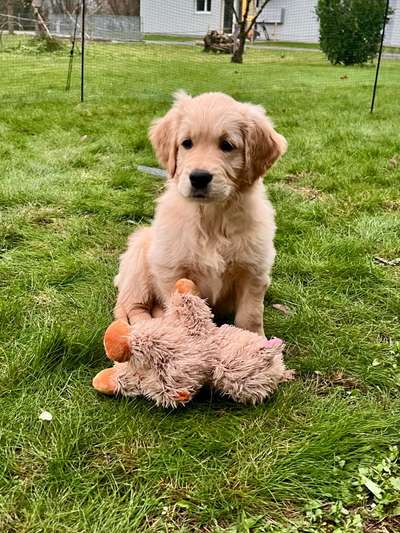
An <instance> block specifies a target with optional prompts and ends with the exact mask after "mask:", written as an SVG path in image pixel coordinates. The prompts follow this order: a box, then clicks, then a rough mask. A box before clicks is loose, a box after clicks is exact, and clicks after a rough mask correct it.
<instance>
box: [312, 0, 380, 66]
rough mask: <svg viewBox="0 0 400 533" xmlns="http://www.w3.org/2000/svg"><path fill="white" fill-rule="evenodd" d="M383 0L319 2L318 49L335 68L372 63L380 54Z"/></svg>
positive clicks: (327, 0)
mask: <svg viewBox="0 0 400 533" xmlns="http://www.w3.org/2000/svg"><path fill="white" fill-rule="evenodd" d="M385 9H386V0H318V6H317V16H318V18H319V22H320V46H321V50H322V51H323V52H324V53H325V54H326V56H327V57H328V59H329V61H330V62H331V63H333V64H334V65H337V64H339V63H341V64H344V65H354V64H360V63H365V62H366V61H368V60H372V59H373V58H374V57H375V56H376V54H377V53H378V50H379V43H380V38H381V32H382V28H383V19H384V15H385Z"/></svg>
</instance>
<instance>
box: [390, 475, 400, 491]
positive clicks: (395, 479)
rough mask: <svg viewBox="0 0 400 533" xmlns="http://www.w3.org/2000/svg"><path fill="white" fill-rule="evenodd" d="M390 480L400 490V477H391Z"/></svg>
mask: <svg viewBox="0 0 400 533" xmlns="http://www.w3.org/2000/svg"><path fill="white" fill-rule="evenodd" d="M389 481H390V483H391V484H392V487H393V488H394V489H396V490H400V477H391V478H389Z"/></svg>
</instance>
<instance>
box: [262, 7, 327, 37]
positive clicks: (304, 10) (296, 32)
mask: <svg viewBox="0 0 400 533" xmlns="http://www.w3.org/2000/svg"><path fill="white" fill-rule="evenodd" d="M315 7H316V1H315V0H296V1H295V2H294V1H293V0H270V2H268V4H267V6H266V7H265V8H264V9H263V12H262V13H261V14H260V17H259V19H258V20H259V21H260V22H264V21H265V22H269V21H275V20H279V18H280V16H279V15H280V10H281V9H282V8H283V9H284V15H283V17H284V18H283V24H267V30H268V34H269V37H270V39H273V40H274V41H301V42H309V43H317V42H318V40H319V22H318V18H317V16H316V14H315ZM259 31H260V30H259ZM260 33H261V35H260V38H261V39H262V38H264V34H263V32H262V31H261V32H260Z"/></svg>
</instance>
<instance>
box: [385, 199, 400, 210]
mask: <svg viewBox="0 0 400 533" xmlns="http://www.w3.org/2000/svg"><path fill="white" fill-rule="evenodd" d="M383 208H384V209H386V210H387V211H400V200H388V201H387V202H383Z"/></svg>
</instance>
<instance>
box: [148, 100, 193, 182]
mask: <svg viewBox="0 0 400 533" xmlns="http://www.w3.org/2000/svg"><path fill="white" fill-rule="evenodd" d="M174 98H175V103H174V106H173V107H172V109H170V110H169V111H168V113H167V114H166V115H165V116H164V117H163V118H159V119H156V120H154V122H153V123H152V125H151V127H150V130H149V137H150V141H151V144H152V145H153V148H154V151H155V153H156V156H157V159H158V160H159V162H160V164H161V165H162V166H163V167H164V168H165V169H166V170H167V171H168V174H169V176H170V177H171V178H173V177H174V175H175V171H176V156H177V152H178V144H177V132H178V126H179V122H180V117H181V114H182V107H183V105H184V103H185V101H188V100H191V96H189V95H187V94H186V93H185V92H184V91H178V92H177V93H175V94H174Z"/></svg>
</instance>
